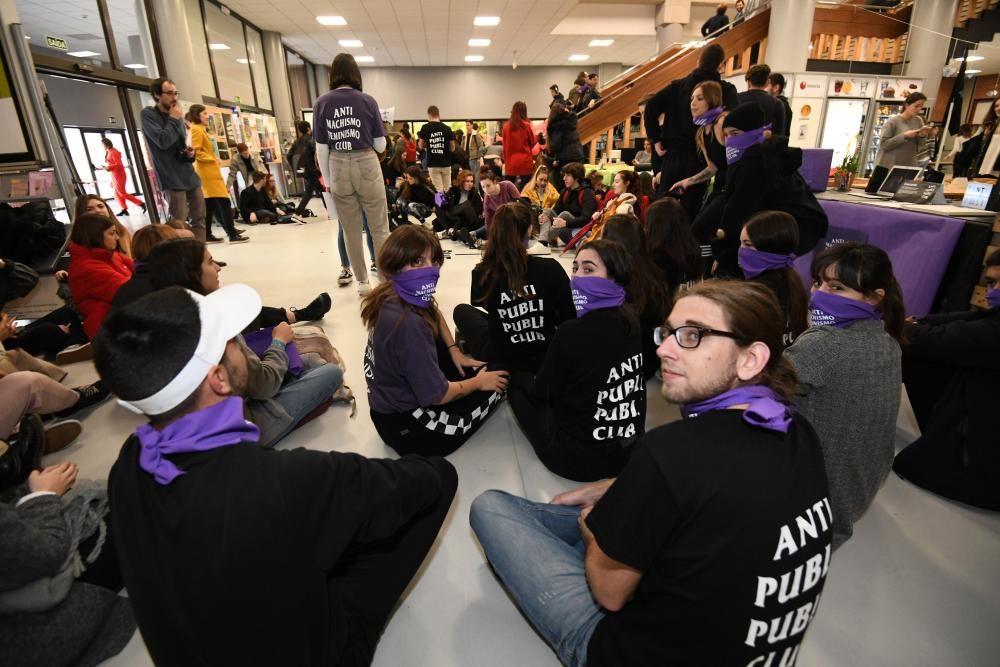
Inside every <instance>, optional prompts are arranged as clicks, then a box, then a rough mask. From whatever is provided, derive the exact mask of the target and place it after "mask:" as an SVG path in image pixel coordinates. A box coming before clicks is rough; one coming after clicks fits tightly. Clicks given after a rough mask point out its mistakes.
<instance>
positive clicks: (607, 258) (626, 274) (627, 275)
mask: <svg viewBox="0 0 1000 667" xmlns="http://www.w3.org/2000/svg"><path fill="white" fill-rule="evenodd" d="M584 250H593V251H594V252H596V253H597V254H598V256H599V257H600V258H601V261H602V262H604V266H605V268H606V269H607V270H608V279H609V280H613V281H615V282H616V283H618V284H619V285H621V286H622V287H624V288H625V290H626V291H628V288H629V287H630V286H631V285H632V260H631V258H630V257H629V253H628V250H626V249H625V246H623V245H622V244H621V243H619V242H618V241H611V240H610V239H597V240H596V241H587V242H586V243H584V244H583V245H582V246H580V249H579V250H577V251H576V254H577V255H579V254H580V253H581V252H583V251H584Z"/></svg>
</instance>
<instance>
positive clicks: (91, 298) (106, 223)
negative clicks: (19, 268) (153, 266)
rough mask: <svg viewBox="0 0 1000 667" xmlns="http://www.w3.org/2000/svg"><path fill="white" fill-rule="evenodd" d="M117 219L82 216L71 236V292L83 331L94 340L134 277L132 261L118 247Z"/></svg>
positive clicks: (90, 215)
mask: <svg viewBox="0 0 1000 667" xmlns="http://www.w3.org/2000/svg"><path fill="white" fill-rule="evenodd" d="M118 238H119V237H118V230H116V229H115V224H114V220H112V219H111V218H109V217H106V216H103V215H94V214H89V213H88V214H85V215H81V216H80V217H79V218H77V219H76V221H75V222H74V223H73V228H72V229H71V230H70V235H69V267H68V268H67V272H68V273H69V289H70V292H72V294H73V303H74V305H75V306H76V309H77V311H79V313H80V315H81V317H82V318H83V331H84V333H86V334H87V337H88V338H91V339H93V337H94V336H95V335H97V330H98V329H100V327H101V322H102V321H103V320H104V318H105V316H107V314H108V311H109V310H111V301H112V299H114V298H115V293H116V292H117V291H118V288H119V287H121V286H122V285H124V284H125V283H126V282H128V280H129V279H130V278H131V277H132V273H133V272H134V270H135V269H134V265H133V262H132V258H131V257H128V256H126V255H125V254H124V253H123V252H121V250H120V249H119V246H118Z"/></svg>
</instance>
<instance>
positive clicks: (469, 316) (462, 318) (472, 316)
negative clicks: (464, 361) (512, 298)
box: [452, 303, 496, 362]
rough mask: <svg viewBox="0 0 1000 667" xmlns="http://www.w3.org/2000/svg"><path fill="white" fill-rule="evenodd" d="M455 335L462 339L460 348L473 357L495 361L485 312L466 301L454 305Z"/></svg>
mask: <svg viewBox="0 0 1000 667" xmlns="http://www.w3.org/2000/svg"><path fill="white" fill-rule="evenodd" d="M452 319H453V320H454V321H455V337H456V338H458V337H459V336H460V337H461V339H462V349H463V350H465V353H466V354H468V355H469V356H470V357H472V358H473V359H479V360H480V361H486V362H490V361H495V360H496V352H495V351H494V349H493V339H492V338H490V321H489V318H488V316H487V315H486V313H484V312H483V311H481V310H479V309H478V308H476V307H474V306H470V305H469V304H467V303H460V304H458V305H457V306H455V311H454V313H452Z"/></svg>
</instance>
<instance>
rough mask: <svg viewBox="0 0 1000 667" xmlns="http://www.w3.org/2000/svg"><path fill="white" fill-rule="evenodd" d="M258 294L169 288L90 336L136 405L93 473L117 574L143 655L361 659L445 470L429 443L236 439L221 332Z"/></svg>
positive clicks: (231, 362)
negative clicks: (105, 469) (265, 444)
mask: <svg viewBox="0 0 1000 667" xmlns="http://www.w3.org/2000/svg"><path fill="white" fill-rule="evenodd" d="M260 307H261V302H260V296H258V295H257V293H256V292H254V291H253V289H252V288H250V287H248V286H246V285H229V286H226V287H223V288H221V289H218V290H215V291H214V292H212V293H210V294H208V295H201V294H198V293H196V292H194V291H191V290H185V289H183V288H181V287H171V288H167V289H164V290H161V291H158V292H155V293H153V294H150V295H148V296H146V297H143V298H142V299H140V300H139V301H136V302H135V303H133V304H131V305H129V306H126V307H125V308H123V309H121V310H119V311H117V312H115V313H114V314H112V315H111V316H110V317H109V318H108V319H107V320H106V321H105V323H104V327H103V328H102V330H101V333H100V334H99V335H98V337H97V340H96V341H95V342H94V347H95V354H94V362H95V365H96V367H97V371H98V373H99V374H100V376H101V378H102V380H103V381H104V382H105V383H106V384H107V386H108V387H109V388H110V389H111V390H112V391H113V392H114V394H115V395H116V396H118V397H120V400H121V401H122V402H123V403H125V404H127V405H128V406H130V407H131V408H132V409H133V410H137V411H139V412H142V413H143V414H145V415H146V416H147V417H148V418H149V423H148V424H145V425H143V426H140V427H139V428H138V429H136V432H135V434H134V435H132V436H131V437H129V439H128V440H127V441H126V442H125V444H124V446H123V447H122V449H121V452H120V454H119V456H118V459H117V461H116V462H115V464H114V466H112V469H111V474H110V477H109V480H108V496H109V498H110V504H111V526H112V529H113V531H114V533H115V536H116V541H117V546H118V554H119V558H120V561H121V570H122V575H123V577H124V580H125V586H126V588H127V590H128V594H129V599H130V601H131V603H132V606H133V609H134V610H135V617H136V620H137V621H138V624H139V630H140V632H141V633H142V638H143V641H144V643H145V646H146V648H147V649H148V650H149V654H150V656H151V657H152V660H153V662H154V663H155V664H158V665H368V664H371V661H372V658H373V656H374V653H375V649H376V646H377V644H378V640H379V637H380V636H381V634H382V632H383V630H384V629H385V626H386V623H387V622H388V620H389V617H390V615H391V613H392V610H393V609H394V608H395V606H396V605H397V604H398V603H399V600H400V597H401V596H402V594H403V591H404V590H405V589H406V588H407V586H409V585H410V582H411V580H412V579H413V577H414V576H415V574H416V572H417V570H418V569H419V567H420V565H421V563H423V561H424V559H425V557H426V555H427V553H428V551H429V550H430V548H431V545H432V544H433V543H434V540H435V538H436V537H437V535H438V532H439V529H440V527H441V524H442V523H443V521H444V519H445V517H446V515H447V513H448V510H449V508H450V507H451V503H452V499H453V497H454V495H455V490H456V487H457V484H458V478H457V475H456V474H455V469H454V468H453V467H452V466H451V465H450V464H449V463H448V462H447V461H445V460H443V459H439V458H431V459H428V458H423V457H416V456H408V457H404V458H402V459H400V460H398V461H389V460H370V459H366V458H364V457H362V456H359V455H356V454H342V453H338V452H329V453H328V452H319V451H312V450H307V449H295V450H291V451H275V450H269V449H265V448H261V447H256V446H253V444H254V443H257V442H258V440H259V438H260V431H259V429H258V428H257V427H256V426H255V425H253V424H252V423H249V422H247V421H245V419H244V416H243V415H244V410H243V406H242V402H243V401H242V399H241V398H240V397H239V394H240V393H242V392H241V391H240V386H241V385H243V384H244V383H245V382H246V380H247V373H246V367H245V355H244V352H243V350H242V346H241V345H240V343H239V341H238V337H239V333H240V331H242V330H243V329H245V328H246V326H247V325H248V324H249V323H250V322H251V321H252V320H253V319H254V318H255V317H256V316H257V314H258V313H259V312H260Z"/></svg>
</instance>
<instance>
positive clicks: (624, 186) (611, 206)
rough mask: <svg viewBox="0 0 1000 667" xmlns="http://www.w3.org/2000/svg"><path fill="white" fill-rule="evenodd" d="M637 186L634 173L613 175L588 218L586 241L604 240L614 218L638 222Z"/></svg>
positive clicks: (647, 200) (623, 172)
mask: <svg viewBox="0 0 1000 667" xmlns="http://www.w3.org/2000/svg"><path fill="white" fill-rule="evenodd" d="M626 174H627V175H626ZM638 185H639V183H638V181H637V180H636V177H635V173H634V172H631V171H621V172H619V173H617V174H615V182H614V186H613V187H612V188H611V189H610V190H608V192H607V194H606V195H605V196H604V198H603V199H601V198H597V205H598V207H599V208H598V209H597V210H596V211H594V215H592V216H591V217H590V222H592V223H593V226H592V227H591V228H590V232H589V233H588V234H587V240H589V241H596V240H597V239H600V238H604V226H605V225H606V224H607V222H608V220H610V219H611V218H612V217H614V216H619V215H627V216H632V217H635V219H636V220H639V216H640V215H641V214H642V207H641V205H640V203H639V198H638V197H637V196H636V194H635V193H636V189H637V187H638ZM646 204H647V205H648V204H649V198H647V199H646ZM657 324H659V322H657Z"/></svg>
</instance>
